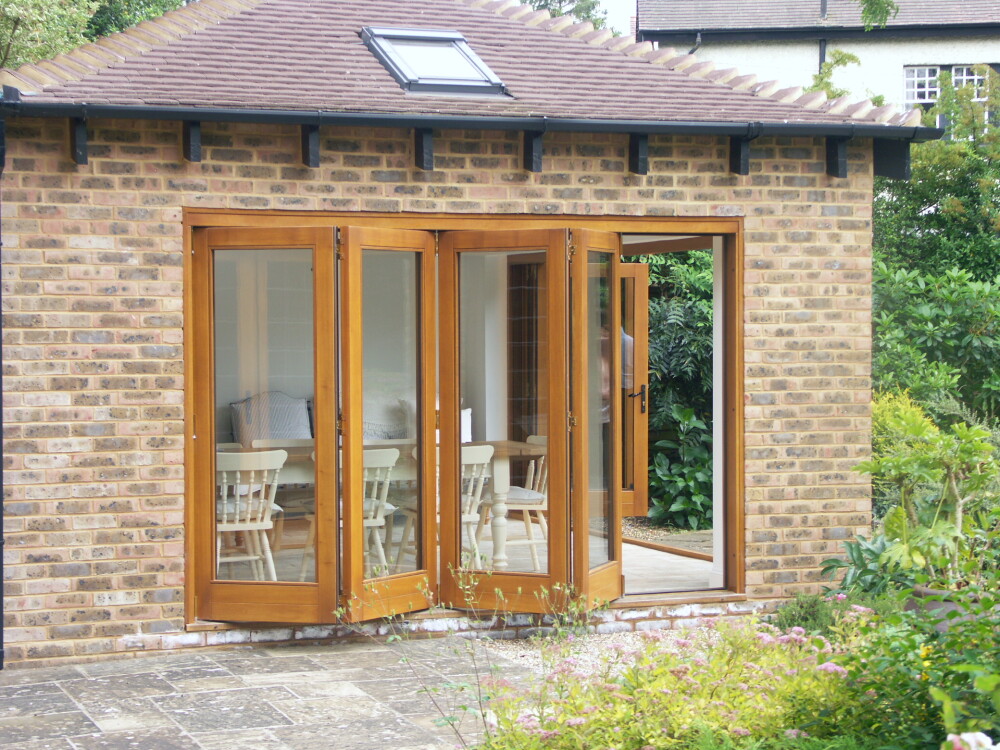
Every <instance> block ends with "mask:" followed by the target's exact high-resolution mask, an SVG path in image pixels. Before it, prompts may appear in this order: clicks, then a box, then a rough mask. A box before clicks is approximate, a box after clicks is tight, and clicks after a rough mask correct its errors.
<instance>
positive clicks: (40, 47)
mask: <svg viewBox="0 0 1000 750" xmlns="http://www.w3.org/2000/svg"><path fill="white" fill-rule="evenodd" d="M97 5H98V3H96V2H86V1H85V0H0V68H15V67H17V66H19V65H23V64H24V63H28V62H34V61H35V60H43V59H45V58H47V57H54V56H55V55H58V54H59V53H60V52H65V51H67V50H71V49H73V48H74V47H78V46H80V45H81V44H85V43H86V41H87V39H86V37H85V36H84V30H85V29H86V27H87V22H88V21H89V20H90V17H91V16H92V15H93V14H94V11H95V10H97Z"/></svg>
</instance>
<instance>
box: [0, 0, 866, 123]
mask: <svg viewBox="0 0 1000 750" xmlns="http://www.w3.org/2000/svg"><path fill="white" fill-rule="evenodd" d="M368 25H372V26H398V27H418V28H419V27H423V28H449V29H455V30H457V31H460V32H462V33H463V34H464V35H465V37H466V39H467V40H468V42H469V44H470V46H471V47H472V48H473V49H474V50H475V51H476V53H477V54H478V55H479V56H480V57H481V58H482V59H483V60H484V61H485V62H486V63H487V64H488V65H489V66H490V67H491V68H492V69H493V70H494V72H496V74H497V75H498V76H499V77H500V78H501V79H502V80H503V81H504V84H505V85H506V87H507V89H508V91H509V94H510V95H509V96H462V95H447V94H440V93H435V94H425V93H421V94H414V93H409V92H406V91H404V90H403V89H402V88H400V86H399V85H398V84H397V83H396V81H395V80H394V79H393V77H392V76H391V74H390V73H389V72H388V71H387V70H386V69H385V68H384V67H383V66H382V64H381V63H380V62H379V61H378V60H377V59H376V58H375V57H374V56H373V55H372V54H371V53H370V52H369V51H368V49H367V48H366V47H365V45H364V44H363V43H362V41H361V39H360V36H359V32H360V30H361V27H362V26H368ZM64 58H65V59H64ZM68 60H72V61H74V62H73V64H69V62H68ZM47 66H48V67H49V70H45V69H44V68H43V67H40V66H24V67H23V68H21V69H19V70H18V71H13V72H12V71H3V72H2V73H0V79H2V80H4V81H5V82H9V83H13V85H18V86H19V87H21V88H23V89H25V91H26V94H27V92H28V91H30V90H32V89H33V90H34V91H36V92H37V93H35V94H34V95H32V96H28V95H26V97H25V99H26V100H30V101H37V102H49V103H107V104H111V105H149V106H169V107H185V108H198V107H204V108H211V107H216V108H220V107H228V108H236V109H278V110H288V111H303V112H343V113H375V114H380V113H384V114H398V115H405V114H431V115H441V116H449V115H452V116H467V117H480V116H481V117H489V116H502V117H514V118H516V117H548V118H565V119H601V120H629V121H633V120H649V121H664V122H705V123H708V122H719V123H733V122H737V123H746V122H750V121H760V122H780V123H829V124H836V123H845V122H850V121H851V120H852V119H855V120H856V119H857V118H858V117H862V118H863V117H864V114H863V113H868V112H870V111H871V109H872V107H871V104H870V103H868V104H867V105H866V106H855V107H853V108H849V105H848V103H838V102H834V103H833V106H827V105H825V104H824V103H823V101H822V100H821V99H819V98H812V99H808V100H805V99H804V97H803V95H802V92H801V91H800V90H785V91H784V92H781V93H780V94H779V99H780V101H779V100H774V99H771V98H768V96H770V95H773V94H774V93H775V92H777V91H778V85H777V84H776V83H773V82H768V83H765V84H757V83H756V78H755V77H753V76H740V75H738V73H737V71H734V70H727V71H714V69H713V66H712V65H711V64H710V63H704V62H702V61H700V60H698V59H697V58H695V57H694V56H692V55H686V54H682V53H679V52H678V51H677V50H672V49H657V50H654V49H653V48H652V46H651V45H649V44H635V43H634V42H633V41H632V40H631V39H629V38H625V37H621V38H616V37H613V35H612V34H611V33H610V32H608V31H606V30H601V31H596V30H595V29H594V28H593V26H592V25H591V24H590V23H586V22H585V23H574V22H573V20H572V19H570V18H567V17H560V18H551V19H550V18H549V17H548V14H547V13H545V12H544V11H534V10H532V9H530V8H528V7H527V6H520V5H518V4H517V3H516V2H514V0H492V1H490V0H408V2H405V3H401V2H399V0H201V2H198V3H194V4H192V5H188V6H185V7H183V8H181V9H178V10H176V11H171V12H170V13H168V14H166V15H165V16H163V17H162V18H159V19H156V20H153V21H149V22H146V23H144V24H142V25H141V26H140V27H137V28H136V29H135V30H132V31H131V32H127V33H124V34H115V35H113V36H111V37H108V38H106V39H103V40H101V41H100V42H98V43H97V44H89V45H85V46H84V47H81V48H80V49H79V50H76V51H74V52H72V53H69V55H68V56H63V57H61V58H58V59H56V60H54V61H52V62H50V63H47ZM62 78H65V79H66V80H60V79H62ZM879 116H880V117H881V116H882V113H881V112H880V113H879ZM872 122H874V120H872Z"/></svg>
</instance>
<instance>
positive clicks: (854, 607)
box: [851, 604, 875, 615]
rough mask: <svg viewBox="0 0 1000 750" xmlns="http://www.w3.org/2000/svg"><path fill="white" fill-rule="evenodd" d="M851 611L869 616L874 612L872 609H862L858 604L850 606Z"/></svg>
mask: <svg viewBox="0 0 1000 750" xmlns="http://www.w3.org/2000/svg"><path fill="white" fill-rule="evenodd" d="M851 609H852V610H853V611H855V612H857V613H858V614H862V615H870V614H872V613H873V612H874V611H875V610H874V609H869V608H868V607H862V606H861V605H860V604H852V605H851Z"/></svg>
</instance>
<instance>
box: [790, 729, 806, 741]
mask: <svg viewBox="0 0 1000 750" xmlns="http://www.w3.org/2000/svg"><path fill="white" fill-rule="evenodd" d="M785 736H786V737H788V738H789V739H793V740H795V739H798V738H800V737H802V738H805V737H808V736H809V733H808V732H803V731H802V730H801V729H786V730H785Z"/></svg>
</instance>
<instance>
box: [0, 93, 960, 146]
mask: <svg viewBox="0 0 1000 750" xmlns="http://www.w3.org/2000/svg"><path fill="white" fill-rule="evenodd" d="M11 116H13V117H59V118H61V117H67V118H78V119H84V120H87V119H98V118H101V119H125V120H168V121H169V120H176V121H180V122H243V123H256V124H287V125H336V126H340V127H363V128H379V127H382V128H437V129H440V130H507V131H517V132H524V131H532V132H537V131H560V132H568V133H646V134H650V135H653V134H674V135H691V134H698V135H723V136H749V135H750V134H756V135H774V136H787V137H795V136H806V137H808V136H839V137H848V138H850V137H871V138H887V139H891V140H903V141H926V140H936V139H938V138H940V137H941V135H942V134H943V132H944V131H943V130H941V129H940V128H926V127H922V126H920V127H909V126H906V127H904V126H898V125H892V126H890V125H878V124H876V123H865V122H845V123H795V122H755V121H743V122H699V121H664V120H591V119H577V118H565V119H561V118H554V117H473V116H468V115H419V114H414V115H409V114H380V113H354V112H329V111H299V110H280V109H221V108H214V107H212V108H210V107H153V106H146V105H118V104H59V103H48V102H32V101H30V100H25V99H21V100H20V101H12V100H0V118H3V117H11Z"/></svg>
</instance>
